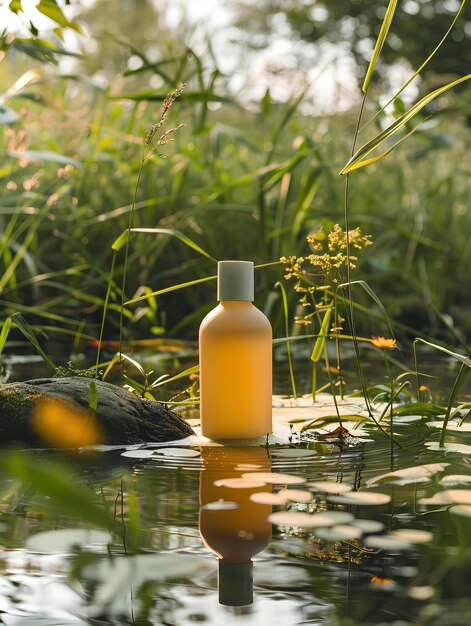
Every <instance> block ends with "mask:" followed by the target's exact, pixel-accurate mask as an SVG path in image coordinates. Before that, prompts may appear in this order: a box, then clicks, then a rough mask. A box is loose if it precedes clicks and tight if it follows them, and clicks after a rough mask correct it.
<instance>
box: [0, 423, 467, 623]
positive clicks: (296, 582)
mask: <svg viewBox="0 0 471 626" xmlns="http://www.w3.org/2000/svg"><path fill="white" fill-rule="evenodd" d="M394 430H395V436H396V439H397V441H398V442H399V443H400V444H401V446H402V447H401V448H400V449H399V447H397V448H396V449H395V452H394V459H393V463H394V469H400V468H406V467H411V466H417V465H422V464H429V463H437V462H444V463H448V464H449V465H448V466H446V467H444V468H443V469H442V471H441V472H438V473H437V474H435V475H434V476H431V477H430V478H428V479H426V480H425V481H424V482H411V483H408V484H405V485H398V484H391V483H383V484H380V485H377V486H368V484H367V481H368V480H369V479H371V478H373V477H376V476H378V475H381V474H383V473H385V472H389V471H390V469H391V455H390V442H389V439H388V438H387V437H386V436H384V435H383V434H381V433H378V432H377V431H373V430H372V429H371V428H369V427H366V429H365V434H364V436H363V437H362V438H361V439H354V438H350V439H349V441H348V445H346V446H345V447H343V449H342V448H340V447H339V446H338V445H337V444H333V443H324V442H322V443H314V442H309V441H300V442H295V443H293V444H292V445H291V446H286V447H282V448H279V447H270V448H265V447H255V448H235V449H230V450H226V449H221V448H204V447H203V448H196V449H194V450H193V452H190V454H192V456H187V455H188V454H189V453H188V448H187V449H186V450H184V451H183V452H178V450H176V451H174V454H175V456H171V455H168V454H158V453H153V455H152V456H151V457H148V458H133V457H130V456H123V455H122V453H123V451H124V450H123V449H115V450H107V451H100V452H96V453H94V454H84V453H82V454H78V455H71V454H70V453H68V452H46V451H37V450H36V451H27V452H25V453H24V454H25V456H26V458H28V459H30V460H31V459H32V460H33V461H39V463H40V465H41V464H44V466H45V467H46V466H48V464H49V463H50V462H51V461H53V462H54V463H58V464H59V466H58V467H60V464H67V466H69V467H70V465H71V464H72V467H73V472H74V481H75V483H76V484H77V485H79V486H83V487H85V488H86V489H87V490H88V492H89V493H90V496H91V497H95V498H96V497H97V498H98V501H100V502H101V503H102V504H105V505H106V507H107V508H108V511H109V513H110V516H111V517H112V518H113V519H114V520H115V523H114V526H113V530H112V532H111V533H109V532H108V531H103V530H99V529H96V528H93V529H92V527H90V525H88V524H87V523H84V522H83V521H81V519H80V517H81V516H80V515H78V516H68V515H66V514H64V511H65V508H64V506H63V505H62V504H61V503H60V501H59V503H58V502H57V501H55V498H54V494H52V496H51V494H48V495H45V494H44V493H43V492H42V491H41V489H36V488H34V487H33V486H32V485H31V484H29V483H28V481H18V480H13V479H12V478H11V477H10V476H7V475H6V474H4V475H3V476H0V507H1V508H0V543H1V547H0V563H1V572H0V624H4V625H5V626H67V625H69V624H70V625H76V624H97V625H100V624H103V625H105V624H109V625H124V624H139V625H161V624H162V625H171V626H187V625H188V626H190V625H194V624H195V623H203V624H211V625H214V626H226V625H232V624H234V625H238V624H240V625H247V626H249V625H250V626H252V625H253V626H255V625H256V626H258V625H260V626H265V625H266V626H278V625H279V626H291V625H295V624H296V625H297V624H318V625H322V626H330V625H332V626H334V625H341V626H356V625H360V624H375V625H379V624H394V625H396V626H400V625H403V624H421V625H422V624H423V625H432V626H447V625H450V626H461V625H463V626H465V625H466V626H468V625H469V624H470V623H471V597H470V591H471V583H470V580H471V517H470V516H469V515H468V516H466V515H465V516H463V515H456V514H453V513H452V512H450V510H449V505H445V506H444V505H435V506H430V505H429V506H427V505H424V504H421V503H419V500H420V499H421V498H423V497H430V496H432V495H433V494H434V493H436V492H437V491H438V490H439V489H442V488H443V486H440V485H439V482H438V481H439V479H441V478H442V477H443V476H444V475H454V474H459V475H471V469H470V462H469V455H466V454H459V453H454V452H450V453H448V454H447V455H446V456H445V455H443V454H442V453H441V452H439V453H437V452H432V451H430V450H429V449H428V448H427V447H426V446H425V442H426V441H437V440H438V434H435V433H436V431H432V430H431V429H429V428H427V427H426V426H425V425H424V424H423V423H421V420H420V418H417V417H411V416H405V417H402V418H400V419H399V418H398V419H397V422H396V424H395V429H394ZM453 440H454V437H453V435H450V436H449V437H448V438H447V441H453ZM456 441H458V439H456ZM459 442H460V443H461V444H463V443H468V444H471V434H470V435H468V440H467V441H466V440H464V439H463V437H462V435H461V434H460V438H459ZM287 449H289V450H290V452H286V450H287ZM154 450H155V451H156V452H158V451H157V449H155V448H154ZM149 453H150V452H149ZM138 454H139V451H138ZM57 471H58V472H60V469H58V470H57ZM246 472H251V473H261V472H264V473H265V472H274V473H283V474H289V475H291V476H297V477H301V478H302V479H304V480H305V482H304V483H302V484H299V485H297V484H293V485H291V484H290V485H286V486H287V487H288V488H290V489H296V490H298V489H301V490H310V491H311V493H312V494H313V495H312V497H311V499H310V500H309V501H307V502H302V501H296V498H294V499H293V502H291V503H285V504H279V505H271V504H260V503H257V502H254V501H253V500H252V499H251V497H250V496H251V495H253V494H254V493H260V492H265V493H267V494H269V493H272V492H277V491H278V490H279V489H280V488H283V487H285V485H284V484H282V483H280V484H279V485H272V484H263V480H262V481H260V483H261V484H260V485H257V484H256V483H254V486H253V487H250V488H249V487H247V486H246V487H244V488H234V487H229V486H224V485H223V486H217V485H215V484H214V483H215V482H216V483H217V481H219V480H222V479H228V478H232V479H233V478H237V477H240V476H241V475H242V474H244V473H246ZM321 480H322V481H325V480H328V481H332V482H336V483H345V484H350V485H352V486H353V488H354V489H355V490H357V489H360V490H367V491H369V492H374V493H377V492H380V493H383V494H387V495H389V496H391V501H390V502H388V503H386V504H374V505H368V506H367V505H360V506H358V505H352V504H349V503H339V502H335V501H332V500H331V499H330V498H331V496H329V495H328V494H326V493H323V492H322V491H320V490H319V489H318V488H317V487H315V486H313V485H311V484H310V483H312V482H315V481H321ZM467 487H469V485H466V484H465V485H459V486H457V487H450V488H453V489H461V488H464V489H463V491H465V490H466V491H467V489H466V488H467ZM59 500H60V499H59ZM289 510H291V511H300V512H309V513H311V514H312V513H316V512H320V511H335V512H336V515H337V516H338V514H339V513H340V512H341V513H350V514H351V517H350V518H349V517H348V515H347V516H346V517H345V516H344V520H342V518H341V516H339V520H338V523H339V524H341V527H343V529H344V532H347V535H348V532H349V531H348V528H349V527H350V528H351V524H352V519H353V520H367V521H368V522H372V521H373V522H380V523H381V525H382V526H381V525H377V529H376V532H373V529H372V526H371V524H370V530H369V531H368V527H367V526H365V527H364V528H365V532H364V533H363V534H362V535H361V536H360V537H358V538H345V539H339V538H338V537H336V536H335V535H334V536H329V532H326V528H321V529H319V528H303V527H302V525H300V526H297V525H293V524H291V523H289V522H286V523H280V524H272V523H271V522H270V521H269V520H268V516H269V515H270V514H271V513H273V512H279V511H289ZM345 527H346V528H347V530H346V531H345ZM378 528H383V530H379V531H378ZM67 529H68V530H69V532H65V531H66V530H67ZM397 529H416V530H422V531H424V530H425V531H429V532H431V533H433V539H432V541H426V542H425V543H417V542H416V541H415V540H411V541H410V542H407V541H406V542H404V540H400V539H394V540H392V541H390V542H389V545H387V546H383V547H377V546H372V545H370V544H371V542H370V540H369V538H371V536H383V535H385V534H386V533H388V531H389V530H397ZM327 530H328V529H327ZM373 543H374V542H373ZM251 562H252V563H253V566H251Z"/></svg>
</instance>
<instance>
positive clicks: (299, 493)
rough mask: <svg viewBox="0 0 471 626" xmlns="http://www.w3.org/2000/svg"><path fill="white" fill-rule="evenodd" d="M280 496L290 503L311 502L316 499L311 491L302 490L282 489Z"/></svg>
mask: <svg viewBox="0 0 471 626" xmlns="http://www.w3.org/2000/svg"><path fill="white" fill-rule="evenodd" d="M278 495H280V496H281V497H283V498H285V499H286V501H288V502H310V501H311V500H312V499H313V497H314V496H313V495H312V493H311V492H310V491H303V490H301V489H280V491H279V492H278Z"/></svg>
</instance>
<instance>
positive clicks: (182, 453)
mask: <svg viewBox="0 0 471 626" xmlns="http://www.w3.org/2000/svg"><path fill="white" fill-rule="evenodd" d="M153 456H172V457H174V456H175V457H187V458H190V457H197V456H201V453H200V452H199V451H198V450H194V449H192V448H176V447H175V448H155V449H154V451H153Z"/></svg>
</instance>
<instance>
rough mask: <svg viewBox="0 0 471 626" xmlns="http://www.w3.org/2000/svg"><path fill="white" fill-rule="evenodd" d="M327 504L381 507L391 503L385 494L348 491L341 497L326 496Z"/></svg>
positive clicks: (389, 497)
mask: <svg viewBox="0 0 471 626" xmlns="http://www.w3.org/2000/svg"><path fill="white" fill-rule="evenodd" d="M327 500H329V502H336V503H337V504H354V505H356V506H374V505H377V506H381V505H383V504H388V502H391V496H390V495H388V494H387V493H377V492H376V491H350V492H349V493H346V494H344V495H341V496H327Z"/></svg>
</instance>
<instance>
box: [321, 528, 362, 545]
mask: <svg viewBox="0 0 471 626" xmlns="http://www.w3.org/2000/svg"><path fill="white" fill-rule="evenodd" d="M362 534H363V532H362V530H361V528H358V527H357V526H349V525H348V524H337V525H336V526H331V527H330V528H319V529H318V530H316V531H315V535H316V536H317V537H320V538H321V539H325V540H326V541H348V540H352V539H360V537H361V536H362Z"/></svg>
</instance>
